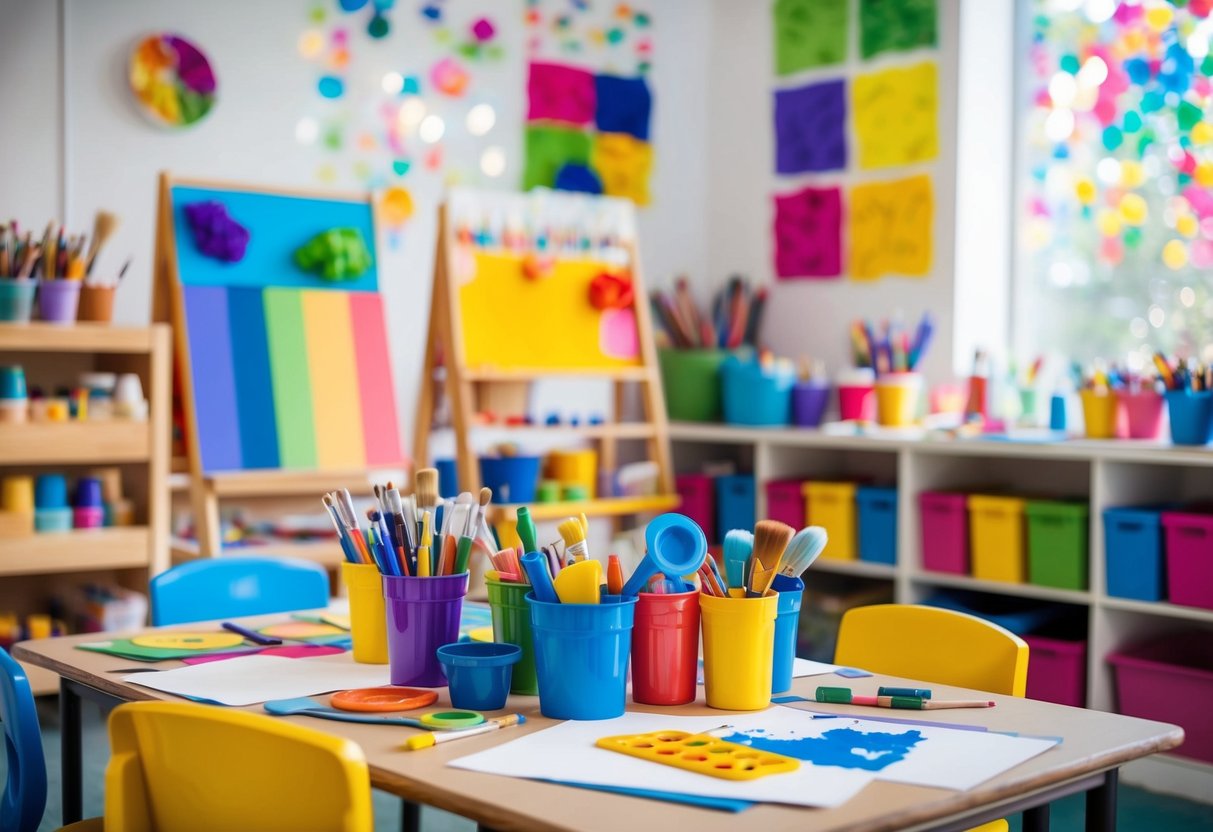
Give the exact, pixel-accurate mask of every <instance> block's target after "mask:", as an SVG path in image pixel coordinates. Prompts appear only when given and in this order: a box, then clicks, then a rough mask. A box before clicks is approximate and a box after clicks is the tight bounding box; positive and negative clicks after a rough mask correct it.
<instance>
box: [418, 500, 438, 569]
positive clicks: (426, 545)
mask: <svg viewBox="0 0 1213 832" xmlns="http://www.w3.org/2000/svg"><path fill="white" fill-rule="evenodd" d="M432 516H433V515H431V514H430V513H429V512H428V511H423V512H421V543H420V545H418V546H417V570H416V571H417V577H419V578H428V577H429V576H430V572H431V564H430V547H431V546H432V545H433V542H434V541H433V534H432V533H431V531H430V522H431V521H430V518H431V517H432Z"/></svg>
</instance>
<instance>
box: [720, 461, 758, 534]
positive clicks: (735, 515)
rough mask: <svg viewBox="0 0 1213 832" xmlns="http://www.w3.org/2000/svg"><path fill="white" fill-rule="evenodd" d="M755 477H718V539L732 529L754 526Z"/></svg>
mask: <svg viewBox="0 0 1213 832" xmlns="http://www.w3.org/2000/svg"><path fill="white" fill-rule="evenodd" d="M754 520H755V518H754V477H753V475H752V474H731V475H729V476H727V477H717V478H716V535H717V537H716V539H717V540H724V536H725V533H726V532H728V531H729V530H730V529H746V530H747V531H748V530H753V528H754Z"/></svg>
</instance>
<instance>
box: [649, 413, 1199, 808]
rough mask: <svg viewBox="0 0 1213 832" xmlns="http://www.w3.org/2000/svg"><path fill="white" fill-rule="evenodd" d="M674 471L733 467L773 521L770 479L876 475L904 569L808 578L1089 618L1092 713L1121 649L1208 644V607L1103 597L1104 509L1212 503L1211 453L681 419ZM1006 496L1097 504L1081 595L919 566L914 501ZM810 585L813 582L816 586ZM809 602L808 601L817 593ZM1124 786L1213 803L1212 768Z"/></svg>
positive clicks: (853, 566)
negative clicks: (1069, 610) (1155, 640)
mask: <svg viewBox="0 0 1213 832" xmlns="http://www.w3.org/2000/svg"><path fill="white" fill-rule="evenodd" d="M670 438H671V441H672V443H673V445H674V460H675V470H677V471H678V472H679V473H683V472H687V471H691V470H696V469H697V468H698V466H699V465H700V464H701V463H703V462H705V461H711V460H721V459H731V460H733V461H735V462H736V463H737V464H738V467H739V469H740V470H744V471H747V472H750V471H752V472H753V474H754V477H755V480H756V488H755V495H756V502H757V506H756V510H757V516H758V517H762V516H764V515H765V513H766V492H765V488H764V484H765V483H766V482H768V481H770V480H774V479H786V478H803V479H811V478H818V479H831V478H839V479H846V478H852V477H854V478H871V479H873V480H876V481H880V482H886V483H894V482H895V483H896V484H897V489H898V492H897V493H898V518H897V519H898V540H897V563H896V564H895V565H892V566H888V565H884V564H877V563H864V562H861V561H824V560H819V561H818V562H817V563H816V564H815V565H814V566H813V568H812V572H824V573H834V574H841V575H847V576H852V577H856V578H860V579H864V580H869V581H878V582H879V581H887V582H891V583H892V585H893V596H894V598H896V599H897V601H899V602H901V603H916V602H919V601H921V600H923V599H924V598H926V597H927V596H929V595H931V594H932V593H934V592H936V591H938V590H939V589H941V588H947V589H963V590H972V591H976V592H983V593H988V594H993V595H999V596H1006V597H1010V598H1023V599H1031V600H1038V601H1049V602H1059V603H1064V604H1069V605H1073V606H1075V607H1078V608H1085V610H1086V614H1087V627H1088V629H1087V632H1088V636H1087V638H1088V642H1087V644H1088V649H1087V707H1089V708H1095V709H1099V710H1105V711H1111V710H1113V709H1114V705H1115V703H1114V699H1115V697H1114V689H1113V678H1112V672H1111V669H1110V668H1109V666H1108V665H1107V663H1106V661H1105V657H1106V656H1107V654H1108V653H1109V652H1112V651H1114V650H1116V649H1118V648H1120V647H1123V646H1125V645H1127V644H1130V643H1132V642H1136V641H1140V640H1143V639H1146V638H1148V637H1150V636H1152V635H1154V634H1156V633H1164V632H1168V631H1173V630H1192V629H1196V630H1203V631H1205V632H1207V633H1208V635H1209V637H1210V638H1213V610H1205V609H1197V608H1193V607H1182V606H1178V605H1175V604H1168V603H1161V602H1160V603H1150V602H1142V601H1134V600H1129V599H1125V598H1116V597H1111V596H1108V595H1107V594H1106V593H1105V592H1104V586H1105V581H1104V534H1103V517H1102V513H1103V510H1104V509H1105V508H1110V507H1113V506H1124V505H1133V504H1147V503H1160V502H1165V501H1170V500H1193V499H1197V498H1202V497H1203V498H1209V497H1213V451H1211V450H1204V449H1192V448H1174V447H1172V446H1170V445H1168V444H1163V443H1152V442H1137V441H1124V440H1118V441H1107V442H1099V441H1092V440H1071V441H1066V442H1056V443H1029V442H1005V441H996V440H985V439H966V440H931V439H925V438H923V439H919V438H902V437H896V436H888V437H886V436H839V435H832V434H829V433H824V432H822V431H819V430H807V429H800V428H797V429H788V428H742V427H732V426H728V425H716V424H696V423H686V422H681V423H680V422H674V423H672V424H671V425H670ZM989 487H1001V488H1005V489H1006V490H1008V491H1009V492H1011V493H1020V494H1024V495H1029V496H1058V497H1063V496H1064V497H1075V498H1080V497H1081V498H1085V499H1087V500H1088V501H1089V504H1090V524H1091V525H1090V534H1089V545H1090V551H1089V568H1088V573H1089V586H1088V588H1087V589H1086V590H1085V591H1077V590H1067V589H1054V588H1051V587H1042V586H1034V585H1032V584H1012V583H1002V582H998V581H986V580H980V579H977V578H971V577H968V576H965V575H951V574H942V573H936V572H929V571H927V570H924V569H923V568H922V557H921V551H920V550H921V533H920V530H919V515H918V506H917V496H918V494H919V493H921V492H923V491H929V490H939V489H955V490H962V491H978V490H981V489H982V488H989ZM810 586H811V581H810ZM806 603H812V599H811V596H810V598H809V600H808V601H807V602H806ZM1125 774H1126V779H1127V780H1128V781H1130V782H1137V783H1140V784H1142V785H1146V786H1148V787H1150V788H1155V789H1158V790H1161V791H1170V792H1174V793H1178V794H1183V795H1185V796H1188V797H1194V798H1197V799H1208V798H1207V797H1204V796H1205V795H1209V794H1213V765H1206V764H1202V763H1199V762H1194V761H1192V760H1188V759H1185V758H1179V757H1174V756H1168V755H1156V756H1154V757H1151V758H1149V759H1147V760H1144V761H1142V762H1141V763H1138V764H1135V765H1133V766H1130V767H1129V768H1128V769H1127V770H1126V772H1125Z"/></svg>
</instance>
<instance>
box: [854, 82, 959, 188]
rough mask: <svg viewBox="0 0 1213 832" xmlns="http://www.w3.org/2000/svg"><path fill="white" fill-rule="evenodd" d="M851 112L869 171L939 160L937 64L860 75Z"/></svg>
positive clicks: (862, 163)
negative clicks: (937, 157) (936, 158)
mask: <svg viewBox="0 0 1213 832" xmlns="http://www.w3.org/2000/svg"><path fill="white" fill-rule="evenodd" d="M851 96H852V101H851V112H853V113H854V114H855V116H854V117H855V134H856V136H857V138H858V142H859V167H860V168H863V169H864V170H871V169H873V168H889V167H896V166H898V165H908V164H913V163H914V162H925V161H927V160H928V159H934V158H935V157H936V156H938V155H939V129H938V110H939V83H938V78H937V73H936V70H935V64H934V63H933V62H931V61H925V62H923V63H920V64H916V65H914V66H910V67H906V68H905V69H887V70H885V71H884V72H873V73H870V74H868V75H857V76H856V77H855V80H854V82H853V83H852V84H851Z"/></svg>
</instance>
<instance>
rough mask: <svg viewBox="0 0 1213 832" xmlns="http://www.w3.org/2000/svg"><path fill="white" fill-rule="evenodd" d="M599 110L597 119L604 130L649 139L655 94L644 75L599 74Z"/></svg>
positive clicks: (600, 128)
mask: <svg viewBox="0 0 1213 832" xmlns="http://www.w3.org/2000/svg"><path fill="white" fill-rule="evenodd" d="M594 87H595V94H596V97H597V110H596V112H595V115H594V122H595V124H596V125H597V127H598V132H600V133H626V134H628V135H629V136H634V137H636V138H637V139H643V140H645V141H648V138H649V114H650V112H651V111H652V109H653V96H652V94H651V93H650V92H649V85H648V82H647V81H645V79H644V78H643V77H638V78H620V77H619V76H616V75H598V76H596V77H595V79H594Z"/></svg>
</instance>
